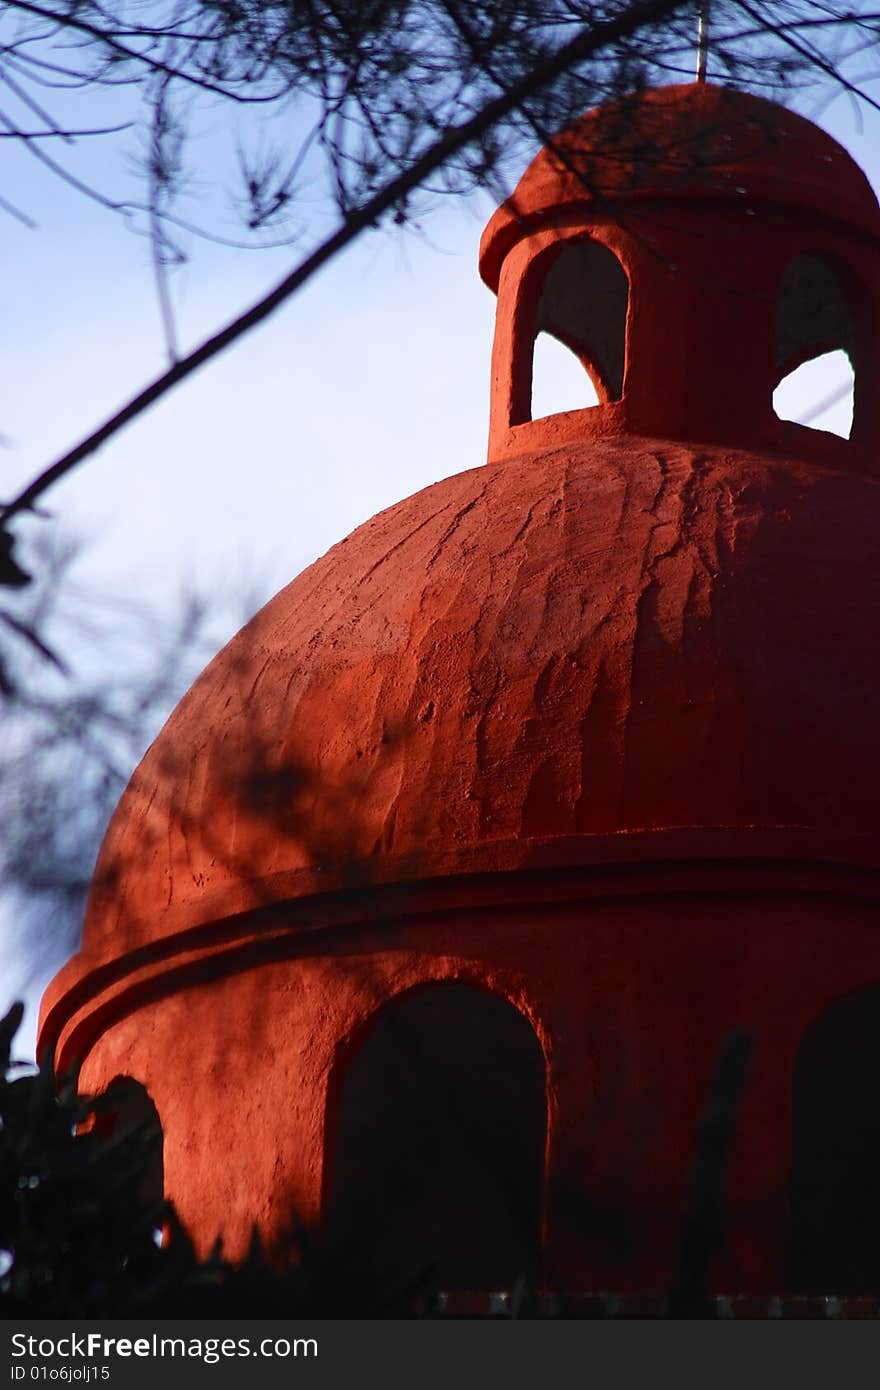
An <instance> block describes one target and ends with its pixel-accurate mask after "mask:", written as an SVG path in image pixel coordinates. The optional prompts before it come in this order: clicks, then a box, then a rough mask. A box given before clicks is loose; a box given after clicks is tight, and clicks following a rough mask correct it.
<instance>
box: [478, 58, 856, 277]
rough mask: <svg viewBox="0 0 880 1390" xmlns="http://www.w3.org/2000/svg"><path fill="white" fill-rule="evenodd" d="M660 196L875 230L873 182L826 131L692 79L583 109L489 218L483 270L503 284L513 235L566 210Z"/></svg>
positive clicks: (761, 102)
mask: <svg viewBox="0 0 880 1390" xmlns="http://www.w3.org/2000/svg"><path fill="white" fill-rule="evenodd" d="M658 195H662V196H663V197H664V198H668V197H675V198H687V197H707V196H708V197H712V198H734V199H736V200H738V201H741V202H757V201H760V202H768V201H769V202H771V203H774V204H784V205H794V206H797V207H801V208H809V209H812V210H813V211H818V212H820V213H822V214H824V215H826V216H827V215H828V214H829V212H830V213H831V214H833V215H835V216H838V217H840V218H843V219H846V220H848V221H850V222H855V223H860V224H863V225H867V226H868V227H869V228H870V229H871V230H872V231H873V232H874V233H875V234H876V233H877V232H880V212H878V205H877V199H876V197H875V195H874V192H873V190H872V188H871V185H870V184H869V182H868V180H867V179H866V177H865V175H864V174H863V173H862V171H861V169H860V168H859V166H858V165H857V164H856V162H855V161H854V160H853V159H852V158H851V157H850V155H849V154H848V153H847V152H846V150H845V149H843V147H842V146H841V145H839V144H838V143H837V141H836V140H833V139H832V138H831V136H830V135H826V134H825V132H824V131H823V130H820V129H819V128H818V127H817V126H815V125H813V124H812V122H810V121H807V120H805V119H804V118H803V117H802V116H798V115H796V114H795V112H793V111H789V110H787V109H786V108H785V107H784V106H778V105H777V104H776V103H775V102H772V101H766V100H764V99H763V98H762V97H756V96H752V95H750V94H749V93H747V92H739V91H734V90H732V89H729V88H726V87H715V86H711V85H709V84H707V83H693V84H690V85H685V86H671V87H657V88H653V89H650V90H648V91H645V92H642V93H639V94H638V95H635V96H632V97H627V98H625V99H624V100H622V101H619V102H614V103H611V104H609V105H608V106H603V107H600V108H599V109H598V110H595V111H588V112H587V113H586V114H585V115H584V116H582V117H581V118H580V120H577V121H575V122H574V123H573V124H572V125H571V126H569V127H568V128H567V129H566V130H564V131H563V132H562V133H561V134H560V135H558V136H557V137H556V140H555V141H554V149H552V150H551V149H542V150H541V151H540V153H539V154H538V155H536V156H535V158H534V159H533V160H532V163H531V164H530V165H529V167H528V169H527V170H526V172H525V173H524V174H523V176H522V178H521V179H520V181H519V183H518V184H517V186H516V189H515V191H514V193H513V195H512V197H510V198H509V199H508V200H507V202H505V203H503V204H502V205H501V207H500V208H499V209H498V211H497V212H496V213H495V215H494V216H493V218H492V219H491V221H490V222H489V224H488V226H487V227H486V230H485V232H484V234H483V239H482V244H481V247H480V274H481V275H482V277H483V279H484V280H485V282H486V284H487V285H489V287H490V288H491V289H493V290H497V289H498V277H499V273H500V268H501V262H502V261H503V259H504V257H505V255H506V254H507V252H508V251H509V249H510V247H511V246H512V245H513V244H514V242H515V241H517V240H518V239H519V237H520V236H522V235H524V234H525V233H526V232H528V231H533V230H534V229H535V228H536V227H538V226H540V225H541V224H542V222H544V221H546V220H547V218H548V217H549V216H552V215H553V214H558V212H559V211H560V210H562V209H566V208H574V207H580V208H583V207H584V206H585V205H590V204H593V205H596V204H598V205H599V206H600V207H601V205H602V204H603V203H605V202H606V201H608V202H610V203H612V204H613V205H614V204H617V203H619V202H620V201H621V200H622V199H628V198H645V197H657V196H658Z"/></svg>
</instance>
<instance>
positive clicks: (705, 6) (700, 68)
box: [697, 0, 709, 82]
mask: <svg viewBox="0 0 880 1390" xmlns="http://www.w3.org/2000/svg"><path fill="white" fill-rule="evenodd" d="M697 16H698V26H697V81H698V82H705V81H706V60H707V57H708V53H709V0H699V3H698V5H697Z"/></svg>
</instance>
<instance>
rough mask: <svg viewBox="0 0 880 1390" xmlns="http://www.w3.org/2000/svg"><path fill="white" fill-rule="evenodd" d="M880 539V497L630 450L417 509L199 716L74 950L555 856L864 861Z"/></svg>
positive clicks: (803, 468) (451, 495)
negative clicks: (301, 901) (326, 891)
mask: <svg viewBox="0 0 880 1390" xmlns="http://www.w3.org/2000/svg"><path fill="white" fill-rule="evenodd" d="M878 532H880V485H878V483H877V482H876V481H875V480H872V479H870V478H865V477H860V476H852V475H847V474H845V473H842V472H840V471H839V470H837V469H831V468H823V467H821V466H817V465H816V464H815V463H810V464H807V463H804V462H797V461H793V460H782V459H775V460H773V461H772V462H768V460H767V459H766V458H762V457H760V456H758V455H748V454H744V453H732V452H729V451H727V452H726V451H723V450H720V449H710V450H706V449H703V450H701V451H700V452H699V453H698V452H696V451H695V450H694V449H693V448H691V447H689V446H687V445H682V444H663V443H657V442H656V441H644V440H638V439H633V438H619V439H614V440H605V441H596V442H593V443H588V444H584V445H582V446H580V447H577V448H572V447H567V448H565V449H563V450H556V451H552V452H544V453H542V454H538V455H530V456H526V457H524V458H521V459H519V460H516V461H512V462H507V463H505V464H502V465H495V466H488V467H485V468H479V469H474V470H471V471H470V472H467V473H462V474H459V475H457V476H455V477H453V478H450V479H448V480H447V481H445V482H442V483H439V484H437V485H435V486H433V487H431V488H428V489H426V490H425V491H423V492H421V493H418V494H417V495H416V496H414V497H411V498H409V499H407V500H406V501H404V502H401V503H400V504H398V505H397V506H395V507H392V508H390V509H389V510H388V511H385V512H383V513H382V514H380V515H379V516H377V517H376V518H374V519H373V520H372V521H370V522H368V523H367V524H366V525H364V526H362V527H360V529H359V530H357V531H355V532H354V534H353V535H351V536H350V537H349V538H348V539H347V540H345V541H343V542H341V543H340V544H339V545H337V546H335V547H334V548H333V549H332V550H331V551H329V552H328V554H327V555H325V556H324V557H323V559H321V560H319V561H318V562H317V563H316V564H314V565H312V566H311V568H310V569H308V570H306V571H305V573H303V574H302V575H300V577H299V578H298V579H296V580H294V582H293V583H292V584H290V585H289V586H288V587H287V588H286V589H284V590H283V591H282V592H281V593H280V594H279V595H278V596H277V597H276V598H275V599H273V600H272V602H271V603H269V604H268V605H267V606H266V608H264V609H263V611H262V612H261V613H260V614H258V615H257V617H256V618H255V619H254V620H253V621H252V622H251V623H250V624H249V625H248V626H247V627H245V628H244V629H243V631H242V632H241V633H239V635H238V636H237V637H235V638H234V639H233V641H232V642H230V643H229V645H228V646H227V647H226V648H225V649H224V650H223V651H222V652H221V653H220V655H219V656H218V657H217V658H216V659H215V660H214V661H213V662H212V664H211V665H210V666H209V667H208V669H207V670H206V671H205V673H204V674H203V675H202V677H201V678H200V679H199V680H198V681H197V682H196V684H195V686H194V687H193V689H192V690H191V691H190V693H189V694H188V695H187V696H186V697H185V699H184V700H183V701H182V702H181V704H180V706H179V707H178V708H177V710H176V711H175V713H174V714H173V715H172V717H171V718H170V720H169V721H168V723H167V724H166V726H165V728H164V730H163V731H162V733H161V734H160V736H159V738H158V739H157V740H156V742H155V743H154V745H153V746H152V748H151V749H150V750H149V752H148V753H147V755H146V757H145V758H144V760H143V762H142V764H141V766H140V768H139V769H138V771H137V773H136V774H135V776H134V778H133V780H132V783H131V785H130V786H129V788H128V790H127V792H126V793H125V795H124V797H123V799H122V801H121V803H120V806H119V808H118V810H117V813H116V816H115V818H114V821H113V823H112V827H111V829H110V832H109V834H108V836H107V839H106V841H105V844H104V847H103V849H102V852H101V857H100V861H99V866H98V873H97V876H96V881H95V889H94V892H93V897H92V902H91V906H90V910H89V914H88V921H87V924H86V932H85V941H84V947H85V949H86V951H87V952H91V951H95V952H97V953H98V954H101V953H103V951H105V950H106V949H108V948H109V949H110V950H111V952H113V953H115V952H116V951H119V950H121V949H124V948H125V947H132V946H135V945H137V944H139V943H141V942H143V941H146V940H150V939H153V938H155V937H158V936H163V935H165V934H167V933H168V932H172V931H176V930H180V929H181V928H186V927H188V926H196V925H198V924H201V923H206V922H208V921H212V920H217V919H218V918H219V917H222V916H225V915H227V914H229V913H232V912H236V911H241V910H244V909H246V908H250V907H254V906H259V905H260V903H262V902H267V901H273V900H274V901H278V900H279V899H286V898H294V897H299V896H302V895H303V894H310V893H313V892H316V891H320V890H321V889H322V888H330V887H335V886H339V885H343V886H345V885H346V884H362V883H366V882H370V881H383V880H384V881H389V880H398V881H399V880H402V879H403V880H407V879H413V878H423V877H428V876H431V875H433V874H437V873H441V874H450V873H456V872H459V871H462V872H463V871H479V870H491V871H497V870H499V869H505V868H512V867H519V866H521V865H524V864H528V863H534V862H537V861H536V856H537V859H538V860H540V857H541V856H542V855H543V856H545V857H546V856H547V855H550V857H551V859H552V858H554V857H555V858H557V859H558V860H561V861H562V862H572V863H574V862H578V861H581V862H583V861H584V860H587V861H589V860H590V859H598V860H603V859H604V860H607V859H608V858H609V856H610V857H611V858H612V859H618V860H619V859H620V858H624V859H629V858H631V859H646V858H648V859H650V858H651V857H652V856H654V857H656V856H658V855H663V854H669V853H670V851H671V852H672V853H673V855H676V856H681V855H682V854H684V855H697V856H703V855H709V856H713V855H715V856H717V855H724V854H727V853H728V852H734V851H735V852H737V853H742V852H746V853H757V854H771V855H772V854H777V853H782V854H786V855H789V856H790V855H791V854H796V855H801V854H804V855H807V856H810V855H818V856H819V857H826V858H827V857H831V858H834V857H835V856H836V855H839V854H843V855H844V856H845V857H846V856H848V857H849V859H850V861H851V862H853V861H858V860H859V859H861V860H862V861H864V860H865V858H870V857H871V856H872V855H873V854H874V853H875V850H874V842H875V837H876V833H877V831H878V829H880V824H878V821H880V816H878V803H877V796H876V787H877V783H878V778H880V723H878V721H877V719H876V670H877V663H876V652H875V634H876V632H877V630H878V626H880V570H878V567H877V564H876V537H877V534H878ZM554 846H555V849H554Z"/></svg>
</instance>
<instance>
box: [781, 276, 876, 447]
mask: <svg viewBox="0 0 880 1390" xmlns="http://www.w3.org/2000/svg"><path fill="white" fill-rule="evenodd" d="M855 353H856V333H855V325H854V322H853V316H852V312H851V309H850V305H849V298H848V295H847V293H846V290H845V287H844V284H843V282H842V280H841V277H840V275H839V274H838V273H837V271H836V270H835V268H834V266H833V265H831V263H830V262H829V261H827V260H825V259H824V258H823V257H821V256H793V257H792V258H791V260H790V261H789V262H788V264H787V265H786V267H785V271H784V273H783V276H782V280H781V282H780V286H779V296H778V298H777V301H776V384H775V387H774V392H773V409H774V411H775V413H776V415H777V416H778V417H779V419H780V420H791V421H794V422H795V423H796V424H801V425H809V426H811V427H813V428H816V429H825V430H828V431H829V432H830V433H832V434H839V435H840V436H841V437H842V438H844V439H849V437H850V434H851V431H852V419H853V409H854V404H855V391H856V381H855Z"/></svg>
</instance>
